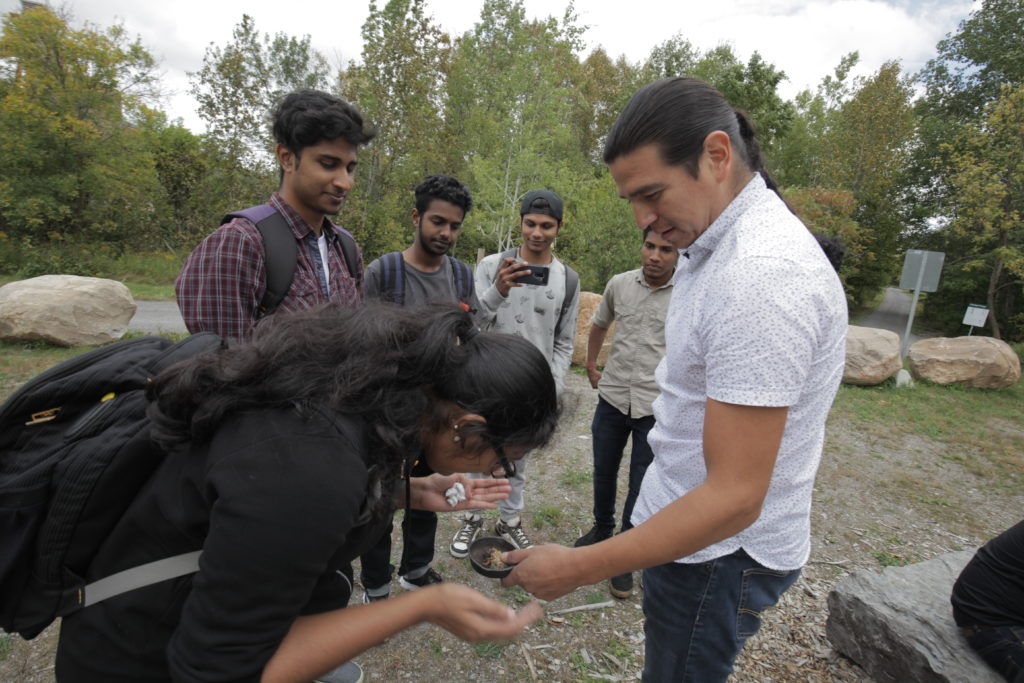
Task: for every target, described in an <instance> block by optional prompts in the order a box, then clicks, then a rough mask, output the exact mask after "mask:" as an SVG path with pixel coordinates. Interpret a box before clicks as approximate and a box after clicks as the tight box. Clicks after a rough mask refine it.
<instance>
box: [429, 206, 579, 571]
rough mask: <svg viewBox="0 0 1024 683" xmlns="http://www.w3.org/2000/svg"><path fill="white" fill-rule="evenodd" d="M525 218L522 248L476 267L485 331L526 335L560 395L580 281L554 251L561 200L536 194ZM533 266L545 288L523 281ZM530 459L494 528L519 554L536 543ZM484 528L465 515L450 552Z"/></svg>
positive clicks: (460, 553) (520, 466)
mask: <svg viewBox="0 0 1024 683" xmlns="http://www.w3.org/2000/svg"><path fill="white" fill-rule="evenodd" d="M519 215H520V229H521V230H522V237H523V243H522V245H521V246H520V247H519V248H518V249H510V250H509V251H506V252H502V253H498V254H491V255H490V256H487V257H485V258H484V259H483V260H482V261H480V263H479V264H478V265H477V267H476V276H475V279H476V291H477V295H478V296H479V297H480V312H479V314H478V320H479V321H480V326H481V328H483V329H484V330H489V331H493V332H504V333H506V334H515V335H519V336H520V337H525V338H526V339H528V340H529V341H531V342H532V343H533V344H534V346H536V347H537V348H538V349H540V351H541V352H542V353H543V354H544V356H545V357H546V358H547V359H548V364H549V365H550V366H551V375H552V377H553V378H554V380H555V388H556V390H557V391H558V393H559V394H561V393H562V390H563V389H564V388H565V373H566V371H567V370H568V369H569V362H570V361H571V360H572V350H573V345H574V343H575V338H576V313H577V311H578V309H579V297H580V279H579V275H577V273H576V271H574V270H573V269H572V268H570V267H569V266H567V265H565V264H564V263H562V262H561V261H559V260H558V259H557V258H556V257H555V255H554V254H553V253H552V251H551V247H552V245H553V244H554V241H555V238H556V237H558V233H559V231H560V230H561V229H562V198H561V197H559V196H558V195H557V194H555V193H554V192H551V191H550V190H531V191H530V192H527V193H526V196H525V197H523V202H522V205H521V206H520V210H519ZM530 266H543V267H544V268H546V269H547V280H546V283H545V284H525V283H524V282H521V281H519V280H520V278H522V277H523V276H524V275H528V274H529V273H530ZM541 279H543V277H542V278H541ZM526 461H527V459H526V458H523V459H522V460H520V461H518V462H517V463H516V473H515V476H513V477H511V478H510V479H509V483H510V484H511V485H512V493H511V494H510V495H509V497H508V498H507V499H506V500H503V501H500V502H499V513H500V514H499V517H500V519H499V520H498V522H497V524H495V527H494V531H495V533H496V534H497V535H499V536H503V537H504V538H505V539H507V540H508V541H509V542H510V543H512V544H513V545H515V546H516V547H517V548H528V547H530V546H532V545H533V544H532V543H531V542H530V539H529V537H527V535H526V533H525V532H524V531H523V526H522V512H523V507H524V505H523V488H524V487H525V485H526V478H525V470H526ZM482 527H483V518H482V517H481V515H480V511H479V510H476V511H472V512H467V513H466V514H465V517H464V523H463V525H462V527H461V528H460V529H459V530H458V531H457V532H456V534H455V536H454V537H453V538H452V542H451V545H450V547H449V550H450V552H451V554H452V555H454V556H455V557H465V556H466V554H467V553H468V552H469V545H470V544H471V543H472V542H473V539H475V538H476V537H477V535H478V534H479V533H480V530H481V529H482Z"/></svg>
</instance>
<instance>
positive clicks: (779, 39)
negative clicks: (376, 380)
mask: <svg viewBox="0 0 1024 683" xmlns="http://www.w3.org/2000/svg"><path fill="white" fill-rule="evenodd" d="M385 2H386V0H379V2H378V4H379V5H383V4H385ZM20 4H21V3H20V0H0V11H2V12H4V13H6V12H9V11H12V10H16V9H17V8H19V7H20ZM57 4H60V3H51V5H57ZM63 4H64V5H65V6H66V7H67V8H68V9H69V10H70V11H71V13H72V14H73V16H74V18H75V21H76V23H78V24H81V23H82V22H84V21H89V22H92V23H94V24H97V25H99V26H102V27H106V26H110V25H112V24H113V23H115V22H120V23H122V24H123V25H124V26H125V28H126V29H127V30H128V32H129V34H130V35H138V36H139V37H140V38H141V39H142V42H143V44H144V45H145V46H146V47H147V48H148V49H149V51H150V52H151V53H152V54H153V56H154V57H156V58H157V59H158V60H159V61H160V65H161V68H162V70H163V74H164V77H163V86H164V88H165V89H166V91H167V94H168V97H167V99H166V101H165V109H166V111H167V112H168V113H169V114H170V115H171V117H172V118H173V117H181V118H182V119H183V121H184V123H185V125H186V126H188V127H189V128H191V129H192V130H194V131H197V132H199V131H202V130H203V124H202V121H201V120H200V119H199V118H198V117H197V116H196V115H195V102H194V101H193V100H192V98H191V97H189V95H188V93H187V91H188V87H189V82H188V76H187V72H189V71H198V70H199V68H200V67H201V65H202V60H203V54H204V52H205V50H206V48H207V46H208V45H209V44H210V43H215V44H217V45H224V44H226V43H227V42H228V41H229V40H230V39H231V31H232V29H233V28H234V26H235V25H236V24H237V23H238V22H239V21H240V20H241V18H242V14H243V13H246V14H249V15H250V16H252V17H253V18H254V19H255V22H256V28H257V29H258V30H259V31H260V32H261V33H271V34H273V33H276V32H279V31H281V32H285V33H288V34H291V35H295V36H302V35H306V34H308V35H309V36H310V37H311V39H312V44H313V46H314V47H315V48H317V49H318V50H320V51H321V52H322V53H323V54H324V55H326V56H327V58H328V59H329V60H331V61H332V62H333V63H335V64H347V63H348V62H349V61H351V60H358V59H359V54H360V50H361V39H360V35H359V33H360V27H361V26H362V24H363V21H364V20H365V19H366V14H367V7H368V4H367V3H365V2H359V1H356V2H352V1H348V2H346V1H345V0H332V1H327V0H299V2H295V3H281V2H279V1H274V2H271V1H269V0H247V2H236V1H234V0H221V1H220V2H217V1H216V0H163V1H157V0H65V2H64V3H63ZM524 4H525V7H526V10H527V14H528V16H530V17H544V16H549V15H552V14H554V15H555V16H557V17H561V16H562V14H563V13H564V11H565V7H566V5H567V4H568V3H567V0H525V3H524ZM482 5H483V0H458V1H457V2H456V1H454V0H428V3H427V8H428V12H429V13H430V14H432V15H433V16H434V18H435V19H436V21H437V23H438V24H439V25H440V26H441V28H442V29H444V30H445V31H447V32H448V33H450V34H452V35H458V34H461V33H463V32H465V31H466V30H468V29H470V28H471V27H472V25H473V24H474V23H475V22H476V20H477V19H478V17H479V14H480V8H481V6H482ZM979 6H980V2H973V3H972V2H971V1H970V0H805V1H803V2H801V1H798V0H705V1H703V2H693V1H691V0H577V2H576V12H577V14H578V16H579V22H580V23H581V24H583V25H586V26H589V27H590V28H589V30H588V31H587V33H586V34H585V36H584V37H585V39H586V41H587V48H588V51H589V50H590V49H592V48H594V47H597V46H598V45H601V46H603V47H604V48H605V50H606V51H607V52H608V53H609V54H611V55H612V56H613V57H617V56H618V55H622V54H624V55H626V57H627V58H628V59H629V60H631V61H633V62H638V61H640V60H642V59H643V58H644V57H646V56H647V54H648V53H649V51H650V49H651V48H652V47H653V46H654V45H657V44H658V43H660V42H662V41H664V40H666V39H668V38H670V37H672V36H673V35H674V34H676V33H680V34H682V36H683V37H684V38H686V39H687V40H689V41H690V42H691V43H692V44H693V45H695V46H696V47H698V48H700V49H702V50H706V49H709V48H712V47H714V46H716V45H718V44H720V43H723V42H724V43H730V44H731V45H732V46H733V48H734V50H735V52H736V53H737V55H738V56H739V57H740V58H741V59H742V60H744V61H746V60H747V58H748V57H749V56H750V54H751V53H752V52H754V51H755V50H756V51H758V52H760V53H761V56H762V57H763V58H764V59H765V61H767V62H769V63H772V64H774V65H775V66H776V67H778V68H781V69H782V70H783V71H785V72H786V76H787V78H788V80H786V81H784V82H783V83H782V84H781V85H780V94H781V95H782V96H783V97H784V98H787V99H788V98H791V97H793V96H794V95H795V94H796V93H798V92H799V91H801V90H803V89H804V88H808V87H810V88H813V87H814V86H816V85H817V84H818V82H819V81H820V80H821V79H822V78H823V77H824V76H825V75H827V74H830V73H831V72H832V70H833V69H834V68H835V66H836V65H837V64H838V63H839V59H840V57H842V56H843V55H844V54H846V53H848V52H852V51H854V50H857V51H859V52H860V57H861V64H860V67H859V69H858V70H857V71H856V72H855V73H857V74H868V73H871V72H874V71H875V70H877V69H878V67H879V66H880V65H881V64H882V63H884V62H886V61H888V60H892V59H896V60H899V61H900V62H901V63H902V65H903V69H904V71H906V72H910V73H915V72H917V71H918V70H919V69H920V68H921V67H922V66H923V65H924V64H925V62H927V61H928V60H929V59H930V58H931V57H933V56H934V54H935V44H936V43H937V42H938V41H939V40H941V39H942V38H943V37H945V35H946V34H948V33H950V32H952V31H955V30H956V28H957V26H958V25H959V23H960V21H962V20H963V19H964V18H966V17H967V16H968V14H970V12H971V11H972V9H976V8H977V7H979ZM282 7H285V8H288V11H282Z"/></svg>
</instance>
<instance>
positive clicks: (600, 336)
mask: <svg viewBox="0 0 1024 683" xmlns="http://www.w3.org/2000/svg"><path fill="white" fill-rule="evenodd" d="M607 336H608V328H606V327H601V326H600V325H598V324H597V323H590V334H589V335H588V336H587V378H588V379H589V380H590V386H592V387H593V388H594V389H597V383H598V382H600V381H601V371H600V370H598V369H597V356H598V355H599V354H600V353H601V347H602V346H604V340H605V338H606V337H607Z"/></svg>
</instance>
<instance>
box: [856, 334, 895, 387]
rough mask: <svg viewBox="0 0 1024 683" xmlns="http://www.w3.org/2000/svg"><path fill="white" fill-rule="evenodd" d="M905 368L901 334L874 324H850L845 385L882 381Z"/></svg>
mask: <svg viewBox="0 0 1024 683" xmlns="http://www.w3.org/2000/svg"><path fill="white" fill-rule="evenodd" d="M902 367H903V361H902V360H900V336H899V335H898V334H896V333H895V332H890V331H889V330H880V329H877V328H874V327H858V326H857V325H850V326H849V327H848V328H847V330H846V367H845V368H844V369H843V382H844V383H845V384H859V385H861V386H870V385H874V384H881V383H882V382H884V381H885V380H887V379H889V378H890V377H892V376H893V375H895V374H896V373H897V372H899V370H900V368H902Z"/></svg>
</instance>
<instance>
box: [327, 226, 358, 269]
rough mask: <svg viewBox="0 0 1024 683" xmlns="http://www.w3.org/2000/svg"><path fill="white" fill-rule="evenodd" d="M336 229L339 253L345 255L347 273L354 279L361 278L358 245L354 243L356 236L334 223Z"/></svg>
mask: <svg viewBox="0 0 1024 683" xmlns="http://www.w3.org/2000/svg"><path fill="white" fill-rule="evenodd" d="M334 227H336V228H337V229H338V232H339V234H338V240H339V242H340V244H341V253H342V255H343V256H344V257H345V265H346V266H348V274H349V275H351V276H352V277H353V278H354V279H355V280H357V281H358V280H362V279H363V271H362V269H360V268H359V247H358V246H357V245H356V238H355V237H353V236H352V233H350V232H349V231H348V230H346V229H345V228H343V227H341V226H340V225H335V226H334Z"/></svg>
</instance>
